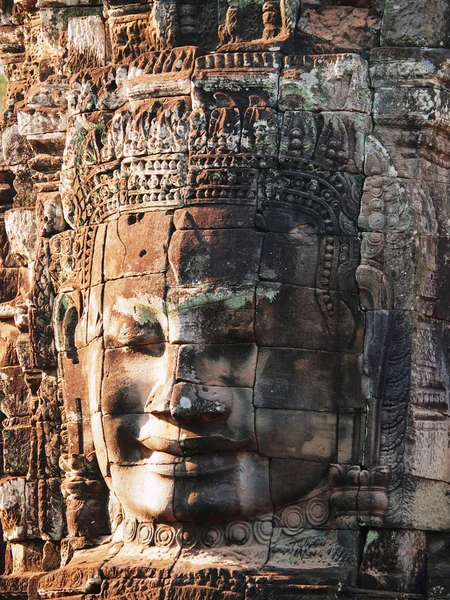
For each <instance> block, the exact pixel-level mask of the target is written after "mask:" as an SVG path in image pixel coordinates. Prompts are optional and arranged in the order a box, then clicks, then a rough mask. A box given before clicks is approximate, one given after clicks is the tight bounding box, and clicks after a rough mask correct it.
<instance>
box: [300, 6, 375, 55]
mask: <svg viewBox="0 0 450 600" xmlns="http://www.w3.org/2000/svg"><path fill="white" fill-rule="evenodd" d="M298 27H299V29H300V31H302V32H303V33H305V34H306V35H308V36H310V37H311V38H312V39H314V42H315V43H316V44H318V45H320V46H321V47H323V46H327V45H329V46H330V49H333V50H334V49H339V50H354V49H358V50H359V49H361V48H362V49H370V48H373V47H374V46H376V45H377V43H378V41H379V29H380V18H379V14H377V12H376V11H375V10H373V9H370V8H365V7H361V8H360V7H354V6H319V7H314V8H307V9H306V10H304V12H303V14H302V17H301V19H300V20H299V24H298Z"/></svg>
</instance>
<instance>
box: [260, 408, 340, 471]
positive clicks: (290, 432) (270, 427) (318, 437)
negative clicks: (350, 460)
mask: <svg viewBox="0 0 450 600" xmlns="http://www.w3.org/2000/svg"><path fill="white" fill-rule="evenodd" d="M336 423H337V416H336V414H334V413H332V412H316V411H310V410H282V409H266V408H258V409H257V410H256V437H257V440H258V447H259V451H260V452H261V454H262V455H263V456H268V457H270V458H299V459H304V460H311V459H316V460H317V461H324V462H333V461H334V460H335V456H336Z"/></svg>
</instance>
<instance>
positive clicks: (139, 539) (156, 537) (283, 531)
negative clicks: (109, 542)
mask: <svg viewBox="0 0 450 600" xmlns="http://www.w3.org/2000/svg"><path fill="white" fill-rule="evenodd" d="M329 515H330V512H329V507H328V503H327V502H326V500H324V499H322V498H317V497H315V498H311V499H310V500H309V501H308V502H307V503H306V504H305V505H304V506H303V505H302V506H298V505H293V506H288V507H286V508H285V509H283V510H282V511H281V513H280V514H279V515H274V516H271V515H265V516H263V517H261V518H260V519H257V520H254V521H234V522H232V523H215V524H210V525H194V524H192V523H183V524H182V523H180V524H177V525H167V524H163V523H153V522H138V520H137V519H136V518H135V517H127V518H126V519H125V521H124V525H123V537H124V541H125V543H129V544H130V543H131V544H137V545H143V546H160V547H172V546H178V547H180V548H181V547H182V548H205V549H209V548H219V547H223V546H250V545H255V544H256V545H261V546H267V545H268V544H269V543H270V542H271V541H277V540H279V539H280V538H281V537H283V536H287V537H288V538H293V537H294V536H296V535H299V534H301V533H302V532H303V531H304V530H305V529H313V528H316V527H321V526H323V525H325V523H326V522H327V521H328V518H329Z"/></svg>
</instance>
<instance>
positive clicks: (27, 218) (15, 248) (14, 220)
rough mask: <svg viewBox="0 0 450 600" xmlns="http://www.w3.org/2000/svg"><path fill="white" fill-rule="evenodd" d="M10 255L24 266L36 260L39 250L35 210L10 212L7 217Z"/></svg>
mask: <svg viewBox="0 0 450 600" xmlns="http://www.w3.org/2000/svg"><path fill="white" fill-rule="evenodd" d="M5 225H6V232H7V234H8V239H9V245H10V253H11V254H13V255H15V256H16V257H17V258H18V260H20V261H21V262H22V263H23V264H25V265H26V264H27V263H30V262H32V261H33V260H34V259H35V255H36V250H37V241H38V240H37V231H36V214H35V212H34V210H33V209H29V208H23V209H16V210H11V211H8V212H7V214H6V215H5Z"/></svg>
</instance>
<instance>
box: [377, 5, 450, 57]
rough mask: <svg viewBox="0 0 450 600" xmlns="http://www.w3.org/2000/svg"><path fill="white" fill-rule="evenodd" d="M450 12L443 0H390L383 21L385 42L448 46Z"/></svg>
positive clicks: (389, 44)
mask: <svg viewBox="0 0 450 600" xmlns="http://www.w3.org/2000/svg"><path fill="white" fill-rule="evenodd" d="M449 19H450V14H449V9H448V4H447V3H446V2H443V1H442V0H433V1H432V2H431V3H429V2H424V1H423V0H413V1H412V2H409V1H407V0H401V1H400V2H394V1H393V0H388V1H387V2H386V6H385V12H384V15H383V21H382V28H381V34H382V42H383V45H385V46H430V47H436V48H439V47H441V46H446V47H448V30H447V27H446V25H447V23H448V22H449Z"/></svg>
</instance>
